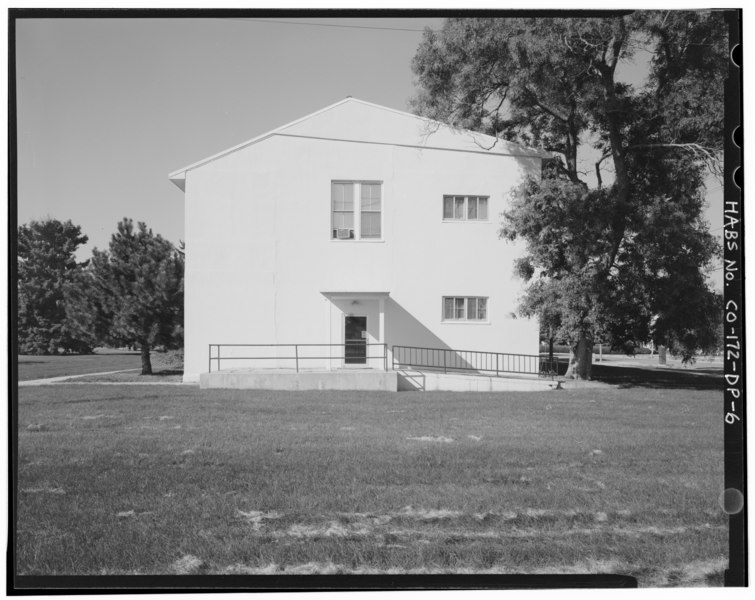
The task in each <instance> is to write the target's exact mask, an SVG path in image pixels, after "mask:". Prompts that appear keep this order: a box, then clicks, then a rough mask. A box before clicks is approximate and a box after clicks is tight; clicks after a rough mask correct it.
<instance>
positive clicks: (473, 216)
mask: <svg viewBox="0 0 755 600" xmlns="http://www.w3.org/2000/svg"><path fill="white" fill-rule="evenodd" d="M443 220H444V221H487V220H488V197H487V196H443Z"/></svg>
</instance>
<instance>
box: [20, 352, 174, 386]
mask: <svg viewBox="0 0 755 600" xmlns="http://www.w3.org/2000/svg"><path fill="white" fill-rule="evenodd" d="M150 361H151V362H152V372H153V373H154V375H152V376H150V375H145V376H141V375H140V372H141V368H142V359H141V354H140V353H139V352H128V351H125V350H120V351H119V350H109V349H100V350H98V351H96V352H95V354H82V355H76V354H73V355H54V356H53V355H51V356H26V355H19V356H18V380H19V381H29V380H32V379H45V378H49V377H63V376H67V375H84V374H87V373H107V372H110V371H124V370H127V369H131V372H129V373H111V374H109V375H102V376H98V377H97V376H92V377H86V378H82V379H79V381H90V380H94V381H111V382H112V381H180V380H181V374H182V371H181V368H180V365H179V366H178V367H176V365H175V362H174V360H173V359H172V356H171V354H170V353H165V352H152V353H151V355H150Z"/></svg>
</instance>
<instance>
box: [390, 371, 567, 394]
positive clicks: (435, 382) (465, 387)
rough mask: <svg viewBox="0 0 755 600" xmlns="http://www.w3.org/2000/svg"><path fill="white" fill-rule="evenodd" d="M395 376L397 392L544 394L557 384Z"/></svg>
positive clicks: (448, 375)
mask: <svg viewBox="0 0 755 600" xmlns="http://www.w3.org/2000/svg"><path fill="white" fill-rule="evenodd" d="M396 373H398V389H399V391H410V390H414V391H423V392H432V391H448V392H544V391H548V390H551V389H554V388H555V387H556V386H557V385H558V382H557V381H553V380H551V379H541V378H534V377H533V378H524V377H489V376H487V375H472V374H466V373H438V372H435V371H415V370H410V369H402V370H399V371H396Z"/></svg>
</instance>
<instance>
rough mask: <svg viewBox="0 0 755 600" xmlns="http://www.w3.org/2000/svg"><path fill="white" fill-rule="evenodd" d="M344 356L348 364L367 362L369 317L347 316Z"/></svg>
mask: <svg viewBox="0 0 755 600" xmlns="http://www.w3.org/2000/svg"><path fill="white" fill-rule="evenodd" d="M344 340H345V342H346V346H345V352H344V356H345V357H346V361H345V362H346V364H347V365H364V364H366V363H367V317H346V328H345V335H344Z"/></svg>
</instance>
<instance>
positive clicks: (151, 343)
mask: <svg viewBox="0 0 755 600" xmlns="http://www.w3.org/2000/svg"><path fill="white" fill-rule="evenodd" d="M183 272H184V261H183V255H182V254H181V253H180V252H179V251H178V250H177V249H176V248H175V247H174V246H173V244H171V243H170V242H168V241H167V240H165V239H164V238H162V237H161V236H160V235H159V234H158V235H155V234H154V233H152V230H151V229H148V228H147V226H146V225H145V224H144V223H138V224H137V226H136V227H134V224H133V221H132V220H131V219H125V218H124V219H123V221H121V222H120V223H118V231H117V233H115V234H113V236H112V238H111V240H110V246H109V249H108V250H107V251H99V250H97V249H95V250H94V252H93V256H92V260H91V263H90V265H89V267H88V268H87V269H86V271H84V272H83V273H82V276H81V278H80V279H79V280H77V281H76V282H75V284H73V285H72V286H71V287H70V290H69V294H70V297H71V298H72V301H71V303H70V308H69V317H70V318H71V320H72V321H73V322H75V323H77V325H78V327H79V328H80V330H82V331H89V332H90V333H91V335H92V336H93V337H94V338H96V339H99V340H103V341H107V342H110V343H119V344H125V345H138V346H139V347H140V349H141V355H142V375H149V374H151V373H152V363H151V361H150V350H151V349H152V348H154V347H155V346H156V345H164V346H166V347H180V346H182V345H183ZM74 299H75V300H74Z"/></svg>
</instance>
